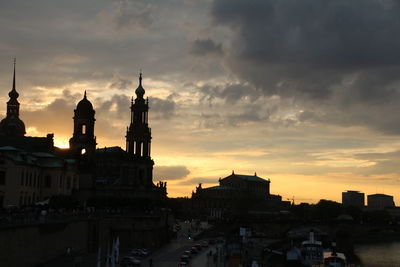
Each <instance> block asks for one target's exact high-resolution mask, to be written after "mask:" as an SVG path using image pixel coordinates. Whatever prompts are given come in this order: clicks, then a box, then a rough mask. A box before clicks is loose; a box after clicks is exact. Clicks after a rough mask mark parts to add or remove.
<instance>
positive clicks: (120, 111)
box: [94, 95, 131, 123]
mask: <svg viewBox="0 0 400 267" xmlns="http://www.w3.org/2000/svg"><path fill="white" fill-rule="evenodd" d="M94 104H95V107H94V109H95V110H96V116H98V117H103V118H110V119H115V120H124V121H126V123H129V118H130V108H129V107H130V105H131V103H130V99H129V97H128V96H126V95H113V96H112V97H111V98H110V99H103V98H98V99H96V100H95V103H94Z"/></svg>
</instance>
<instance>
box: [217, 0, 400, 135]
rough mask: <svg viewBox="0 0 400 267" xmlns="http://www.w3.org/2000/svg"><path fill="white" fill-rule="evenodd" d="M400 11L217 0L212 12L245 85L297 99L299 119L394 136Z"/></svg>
mask: <svg viewBox="0 0 400 267" xmlns="http://www.w3.org/2000/svg"><path fill="white" fill-rule="evenodd" d="M399 12H400V5H399V4H398V2H397V1H394V0H389V1H380V0H356V1H350V2H349V1H346V0H328V1H318V0H305V1H295V0H284V1H282V0H266V1H265V0H256V1H251V3H249V2H248V1H244V0H233V1H231V0H216V1H214V2H213V4H212V9H211V14H212V17H213V21H214V24H216V25H223V26H226V27H228V28H229V29H230V30H231V31H232V32H233V33H234V35H235V39H234V40H232V41H231V45H230V50H229V53H226V54H227V55H228V56H227V66H229V68H230V70H231V71H233V73H235V74H236V76H237V77H239V78H240V79H241V80H242V81H246V82H249V83H250V84H252V85H253V86H255V87H256V88H258V89H260V91H261V92H263V94H266V95H279V96H280V97H285V98H293V99H296V103H297V104H298V107H300V108H301V109H303V110H305V111H306V113H303V114H302V119H305V116H306V115H308V118H307V119H309V120H311V119H313V118H319V122H322V121H324V123H338V124H341V125H344V124H346V125H363V126H367V127H372V128H374V129H378V130H380V131H385V132H394V133H397V134H398V133H400V127H398V126H397V124H398V123H397V122H398V121H399V120H400V115H399V116H398V115H396V112H395V110H396V106H398V103H399V102H400V94H399V90H400V76H399V75H398V73H399V71H400V50H399V49H398V47H399V46H400V37H399V35H398V34H397V33H398V32H399V31H400V17H399V16H398V14H399ZM371 112H376V113H377V114H373V115H372V116H371V117H370V115H371V114H370V113H371ZM312 113H313V114H314V115H315V114H318V116H312V117H310V115H311V114H312ZM375 115H376V116H375ZM375 117H376V118H375ZM342 119H343V120H342Z"/></svg>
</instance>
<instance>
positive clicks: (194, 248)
mask: <svg viewBox="0 0 400 267" xmlns="http://www.w3.org/2000/svg"><path fill="white" fill-rule="evenodd" d="M197 252H198V250H197V248H196V247H191V248H190V253H191V254H197Z"/></svg>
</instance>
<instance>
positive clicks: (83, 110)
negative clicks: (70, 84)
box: [75, 91, 94, 115]
mask: <svg viewBox="0 0 400 267" xmlns="http://www.w3.org/2000/svg"><path fill="white" fill-rule="evenodd" d="M75 114H76V115H94V109H93V105H92V103H90V101H89V100H87V98H86V91H85V94H84V96H83V99H82V100H81V101H79V103H78V105H77V106H76V110H75Z"/></svg>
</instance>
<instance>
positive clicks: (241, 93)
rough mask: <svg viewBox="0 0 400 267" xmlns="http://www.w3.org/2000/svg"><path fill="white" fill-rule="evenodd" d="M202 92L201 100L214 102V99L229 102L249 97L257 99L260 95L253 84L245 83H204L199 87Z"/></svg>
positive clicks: (233, 102) (232, 102)
mask: <svg viewBox="0 0 400 267" xmlns="http://www.w3.org/2000/svg"><path fill="white" fill-rule="evenodd" d="M197 89H198V90H199V91H200V93H201V94H202V98H201V101H203V100H207V101H209V102H210V104H211V102H212V100H213V99H215V98H219V99H223V100H224V101H225V103H227V104H235V103H236V102H237V101H239V100H241V99H243V98H246V97H249V98H250V100H255V99H257V98H258V97H259V96H260V92H258V91H257V90H256V89H255V88H254V87H253V86H250V85H244V84H225V85H224V86H212V85H204V86H202V87H199V88H197Z"/></svg>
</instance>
